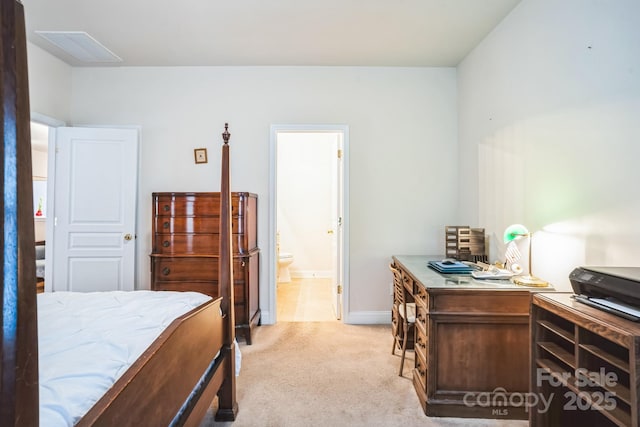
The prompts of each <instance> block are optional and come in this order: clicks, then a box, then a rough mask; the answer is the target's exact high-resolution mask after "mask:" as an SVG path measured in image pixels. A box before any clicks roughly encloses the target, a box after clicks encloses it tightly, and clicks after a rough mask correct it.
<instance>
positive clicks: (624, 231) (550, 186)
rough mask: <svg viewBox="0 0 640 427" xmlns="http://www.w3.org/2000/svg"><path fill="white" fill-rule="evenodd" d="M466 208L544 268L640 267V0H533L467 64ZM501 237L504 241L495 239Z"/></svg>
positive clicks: (463, 94)
mask: <svg viewBox="0 0 640 427" xmlns="http://www.w3.org/2000/svg"><path fill="white" fill-rule="evenodd" d="M458 105H459V138H460V139H459V142H460V183H461V186H460V200H459V206H460V212H461V215H462V221H463V222H469V223H476V222H477V223H478V224H480V225H482V226H485V227H486V228H487V231H488V232H489V234H490V236H491V237H493V241H494V244H493V245H492V250H493V256H494V257H495V256H497V253H498V252H499V251H500V250H502V245H501V243H500V242H496V240H499V236H501V235H502V232H503V230H504V229H505V228H506V226H507V225H509V224H511V223H523V224H525V225H527V226H528V227H529V229H530V230H532V231H537V230H544V231H543V232H539V233H537V234H536V236H535V238H534V248H533V254H534V262H533V272H534V273H535V274H537V275H539V276H542V277H543V278H545V279H546V280H550V281H552V282H553V283H554V284H555V285H556V287H558V288H560V289H563V290H570V284H569V281H568V275H569V273H570V272H571V270H572V269H573V268H574V267H577V266H580V265H592V266H595V265H628V266H638V265H640V245H638V242H639V241H640V189H638V187H637V185H638V183H639V182H640V168H638V159H639V158H640V143H639V139H640V124H639V123H640V122H639V121H638V117H640V2H638V1H637V0H616V1H598V0H564V1H561V2H558V1H555V0H524V1H523V2H522V3H520V4H519V5H518V6H517V7H516V8H515V9H514V10H513V12H512V13H511V14H510V15H508V16H507V17H506V18H505V19H504V20H503V22H502V23H501V24H500V25H499V26H498V27H497V28H496V29H495V30H494V31H493V32H492V33H491V34H490V35H489V36H488V37H487V38H486V39H485V40H484V41H483V42H482V43H481V44H480V45H479V46H478V47H477V48H476V49H475V50H474V51H473V52H472V53H471V54H470V55H468V57H467V58H466V59H465V60H464V61H463V62H462V63H461V64H460V66H459V67H458ZM496 237H498V239H496Z"/></svg>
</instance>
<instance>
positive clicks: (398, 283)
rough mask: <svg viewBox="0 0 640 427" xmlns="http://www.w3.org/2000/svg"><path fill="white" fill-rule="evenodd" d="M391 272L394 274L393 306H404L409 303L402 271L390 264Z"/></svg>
mask: <svg viewBox="0 0 640 427" xmlns="http://www.w3.org/2000/svg"><path fill="white" fill-rule="evenodd" d="M389 270H391V272H392V273H393V305H394V306H396V307H399V306H401V305H402V306H404V305H405V304H406V302H407V298H406V289H405V288H404V284H403V283H402V271H400V269H399V268H398V267H396V266H395V265H394V264H389Z"/></svg>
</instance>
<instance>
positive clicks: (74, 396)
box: [38, 291, 211, 427]
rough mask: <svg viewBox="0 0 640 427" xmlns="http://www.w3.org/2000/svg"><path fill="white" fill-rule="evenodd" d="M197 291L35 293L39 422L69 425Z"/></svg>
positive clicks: (199, 297)
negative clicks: (36, 297)
mask: <svg viewBox="0 0 640 427" xmlns="http://www.w3.org/2000/svg"><path fill="white" fill-rule="evenodd" d="M210 299H211V298H210V297H209V296H207V295H203V294H200V293H196V292H170V291H163V292H151V291H134V292H91V293H72V292H54V293H43V294H39V295H38V352H39V371H40V426H47V427H49V426H52V427H53V426H72V425H74V424H75V423H76V422H77V421H78V420H79V419H80V418H81V417H82V415H84V414H85V413H86V412H87V411H88V410H89V408H91V406H93V404H94V403H95V402H96V401H97V400H98V399H99V398H100V397H101V396H102V395H103V394H104V393H105V392H106V391H107V390H108V389H109V388H110V387H111V385H112V384H113V383H114V382H115V381H116V380H117V379H118V378H119V377H120V376H121V375H122V374H123V373H124V372H125V371H126V370H127V368H128V367H129V366H130V365H131V364H132V363H133V362H134V361H135V360H136V359H137V358H138V357H139V356H140V355H141V354H142V352H143V351H144V350H145V349H146V348H147V347H148V346H149V345H150V344H151V343H152V342H153V340H155V339H156V338H157V337H158V336H159V335H160V333H161V332H162V331H163V330H164V329H165V328H166V327H167V326H169V324H170V323H171V322H172V321H173V320H174V319H175V318H177V317H179V316H181V315H182V314H184V313H186V312H188V311H190V310H191V309H193V308H195V307H197V306H199V305H201V304H203V303H204V302H206V301H208V300H210Z"/></svg>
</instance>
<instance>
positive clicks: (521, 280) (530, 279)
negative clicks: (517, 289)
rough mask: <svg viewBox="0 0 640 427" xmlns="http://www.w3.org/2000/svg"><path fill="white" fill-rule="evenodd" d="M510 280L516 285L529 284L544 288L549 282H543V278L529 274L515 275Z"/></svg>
mask: <svg viewBox="0 0 640 427" xmlns="http://www.w3.org/2000/svg"><path fill="white" fill-rule="evenodd" d="M511 281H512V282H513V283H515V284H516V285H520V286H530V287H532V288H544V287H547V286H549V282H545V281H544V280H542V279H539V278H537V277H535V276H531V275H529V274H525V275H524V276H515V277H513V278H511Z"/></svg>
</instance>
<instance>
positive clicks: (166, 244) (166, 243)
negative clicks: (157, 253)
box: [162, 240, 171, 248]
mask: <svg viewBox="0 0 640 427" xmlns="http://www.w3.org/2000/svg"><path fill="white" fill-rule="evenodd" d="M170 244H171V243H169V241H168V240H165V241H164V242H162V246H164V247H165V248H168V247H169V245H170Z"/></svg>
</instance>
